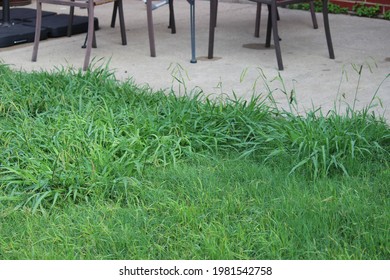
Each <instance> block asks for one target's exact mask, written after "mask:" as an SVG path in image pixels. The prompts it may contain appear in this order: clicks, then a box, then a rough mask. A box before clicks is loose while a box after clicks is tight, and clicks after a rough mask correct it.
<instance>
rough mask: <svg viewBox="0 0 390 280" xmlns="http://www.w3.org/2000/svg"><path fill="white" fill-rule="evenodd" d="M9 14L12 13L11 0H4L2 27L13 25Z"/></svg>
mask: <svg viewBox="0 0 390 280" xmlns="http://www.w3.org/2000/svg"><path fill="white" fill-rule="evenodd" d="M9 14H10V8H9V0H3V22H2V23H1V24H0V25H1V26H2V27H8V26H11V20H10V15H9Z"/></svg>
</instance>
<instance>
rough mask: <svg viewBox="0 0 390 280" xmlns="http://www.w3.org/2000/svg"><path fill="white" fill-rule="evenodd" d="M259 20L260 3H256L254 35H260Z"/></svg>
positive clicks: (257, 36)
mask: <svg viewBox="0 0 390 280" xmlns="http://www.w3.org/2000/svg"><path fill="white" fill-rule="evenodd" d="M260 21H261V3H257V8H256V23H255V37H256V38H259V37H260Z"/></svg>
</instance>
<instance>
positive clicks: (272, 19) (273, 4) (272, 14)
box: [208, 0, 335, 70]
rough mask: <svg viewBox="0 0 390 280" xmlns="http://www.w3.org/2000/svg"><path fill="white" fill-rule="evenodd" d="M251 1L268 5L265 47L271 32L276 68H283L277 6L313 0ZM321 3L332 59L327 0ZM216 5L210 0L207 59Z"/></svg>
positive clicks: (209, 55) (211, 52)
mask: <svg viewBox="0 0 390 280" xmlns="http://www.w3.org/2000/svg"><path fill="white" fill-rule="evenodd" d="M251 1H254V2H257V3H258V4H259V5H261V4H266V5H267V7H268V22H267V35H266V43H265V47H266V48H269V47H270V46H271V33H272V35H273V39H274V45H275V52H276V60H277V63H278V69H279V70H283V69H284V67H283V61H282V54H281V49H280V42H279V41H280V37H279V33H278V24H277V18H278V10H277V7H278V6H285V5H288V4H295V3H305V2H312V1H313V0H251ZM322 4H323V8H322V14H323V19H324V28H325V36H326V42H327V46H328V51H329V57H330V58H331V59H334V58H335V56H334V51H333V44H332V38H331V35H330V27H329V18H328V0H322ZM217 5H218V0H210V31H209V51H208V58H209V59H212V58H213V56H214V33H215V26H216V18H217ZM257 8H258V6H257ZM312 15H313V13H312ZM258 17H259V15H258V13H257V15H256V19H257V18H258ZM256 25H257V24H256ZM313 25H314V28H316V20H314V19H313ZM255 35H257V34H256V30H255Z"/></svg>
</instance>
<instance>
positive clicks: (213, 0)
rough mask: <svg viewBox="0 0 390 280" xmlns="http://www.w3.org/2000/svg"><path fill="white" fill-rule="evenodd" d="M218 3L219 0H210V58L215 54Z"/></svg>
mask: <svg viewBox="0 0 390 280" xmlns="http://www.w3.org/2000/svg"><path fill="white" fill-rule="evenodd" d="M217 5H218V0H210V28H209V52H208V56H207V57H208V58H209V59H212V58H213V56H214V35H215V26H216V21H217Z"/></svg>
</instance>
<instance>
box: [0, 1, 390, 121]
mask: <svg viewBox="0 0 390 280" xmlns="http://www.w3.org/2000/svg"><path fill="white" fill-rule="evenodd" d="M242 1H243V0H242ZM124 2H125V17H126V29H127V41H128V45H127V46H122V45H121V44H120V32H119V26H118V24H117V27H116V28H115V29H113V28H111V27H110V22H111V12H112V5H110V4H109V5H103V6H99V7H97V8H96V16H97V17H98V18H99V24H100V30H99V31H97V33H96V37H97V44H98V48H97V49H93V50H92V57H94V61H95V62H96V63H97V64H98V65H100V64H102V63H103V64H105V63H109V67H110V68H111V69H113V70H114V71H115V75H116V77H117V78H118V79H122V80H125V79H133V80H134V81H135V82H136V83H137V84H139V85H144V84H148V85H150V86H151V87H152V88H154V89H156V90H157V89H170V88H174V89H175V90H176V92H177V93H180V94H181V93H183V92H184V89H183V85H181V84H180V83H178V82H175V81H174V79H173V76H178V75H179V73H178V72H177V70H178V69H182V70H181V74H182V75H183V76H184V77H185V84H186V88H187V91H190V90H192V89H194V88H196V87H197V88H200V89H202V90H203V91H204V92H205V94H207V95H213V96H216V97H218V96H221V95H222V96H226V95H228V96H233V93H234V94H235V95H236V96H238V97H241V98H245V99H248V98H250V97H251V96H252V94H254V93H255V94H264V93H266V92H267V90H266V87H267V86H266V85H265V83H264V82H263V78H262V77H263V75H264V76H265V77H266V78H265V79H266V80H268V83H267V84H268V86H269V87H270V89H271V90H274V89H275V92H274V96H275V99H276V100H277V101H278V102H280V103H281V104H282V106H286V104H287V102H286V100H287V99H286V96H285V95H284V94H283V93H282V91H281V90H280V89H283V87H285V88H286V91H287V92H288V94H290V92H291V90H293V89H295V92H296V97H297V100H298V105H299V109H300V111H304V110H307V109H310V108H312V107H313V106H314V107H316V108H317V107H321V108H323V110H324V111H327V110H329V109H331V108H333V107H334V102H335V101H337V100H338V99H340V97H341V99H342V100H346V101H347V102H349V104H351V105H352V102H353V100H354V98H355V92H356V88H357V86H359V89H358V93H357V100H358V101H357V103H356V107H357V108H362V107H364V106H366V105H367V104H369V103H370V101H371V99H372V97H373V95H374V94H375V92H376V91H377V89H378V87H379V85H380V84H381V82H382V81H383V80H384V79H385V78H386V76H387V75H389V74H390V21H386V20H380V19H369V18H359V17H354V16H349V15H330V24H331V33H332V39H333V45H334V50H335V55H336V59H335V60H331V59H329V57H328V50H327V47H326V40H325V32H324V28H323V21H322V15H321V14H317V19H318V23H319V29H318V30H314V29H313V28H312V23H311V18H310V14H309V13H308V12H305V11H297V10H288V9H280V11H279V12H280V17H281V20H280V22H279V34H280V37H281V38H282V41H281V48H282V56H283V62H284V66H285V70H284V71H281V72H280V77H282V79H283V81H284V82H283V83H282V82H281V81H280V79H274V78H275V77H278V73H279V72H278V71H277V64H276V57H275V50H274V49H273V48H272V47H271V49H266V48H264V42H265V31H266V19H267V14H266V10H267V9H265V8H264V9H263V13H262V21H261V33H260V38H255V37H254V36H253V34H254V23H255V14H256V9H255V7H256V6H255V5H254V4H253V3H249V2H244V3H231V2H220V4H219V13H218V26H217V29H216V38H215V48H214V55H215V58H214V59H213V60H209V59H207V58H206V57H207V50H208V30H209V29H208V28H209V2H207V1H200V0H197V1H196V21H197V26H196V28H197V29H196V32H197V33H196V39H197V41H196V42H197V46H196V48H197V57H198V63H196V64H191V63H190V58H191V52H190V32H189V16H190V15H189V5H188V3H187V2H186V1H184V0H182V1H175V16H176V26H177V34H171V33H170V30H169V29H168V28H167V24H168V6H164V7H162V8H159V9H158V10H155V11H154V12H153V16H154V22H155V36H156V48H157V57H155V58H152V57H150V55H149V41H148V33H147V22H146V7H145V4H144V3H143V2H142V1H140V0H127V1H124ZM26 7H35V3H33V4H32V5H30V6H26ZM44 10H53V11H56V12H59V13H66V12H67V8H65V7H61V8H58V7H53V6H49V5H46V6H44ZM77 13H78V14H80V15H85V14H86V11H85V10H77ZM84 38H85V35H84V34H82V35H75V36H72V37H71V38H67V37H63V38H59V39H49V40H45V41H42V42H41V43H40V48H39V53H38V61H37V62H31V54H32V44H23V45H18V46H14V47H9V48H2V49H0V60H1V61H2V62H3V63H6V64H9V65H11V66H12V67H13V68H15V69H23V70H26V71H32V70H40V69H45V70H51V69H55V68H58V67H60V66H70V65H72V66H74V67H77V68H80V67H81V66H82V63H83V59H84V50H82V49H81V48H80V46H81V45H82V43H83V40H84ZM360 65H364V66H363V71H362V73H361V75H360V82H358V80H359V75H358V73H357V70H358V68H359V67H360ZM261 73H263V74H261ZM186 74H187V75H188V78H189V79H187V78H186ZM283 84H284V85H283ZM377 96H378V97H379V98H380V100H381V102H382V104H383V106H382V108H380V107H377V108H376V110H378V112H379V113H381V114H382V113H384V115H385V117H386V118H387V119H388V120H390V112H389V110H390V77H389V78H388V79H386V80H385V81H384V82H383V83H382V85H381V87H380V89H379V91H378V92H377ZM376 103H378V102H376ZM343 107H345V106H344V105H342V108H343Z"/></svg>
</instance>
